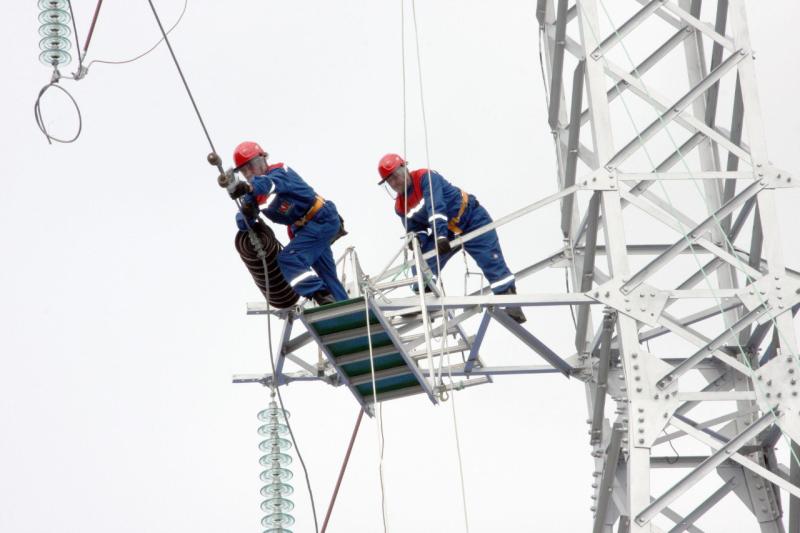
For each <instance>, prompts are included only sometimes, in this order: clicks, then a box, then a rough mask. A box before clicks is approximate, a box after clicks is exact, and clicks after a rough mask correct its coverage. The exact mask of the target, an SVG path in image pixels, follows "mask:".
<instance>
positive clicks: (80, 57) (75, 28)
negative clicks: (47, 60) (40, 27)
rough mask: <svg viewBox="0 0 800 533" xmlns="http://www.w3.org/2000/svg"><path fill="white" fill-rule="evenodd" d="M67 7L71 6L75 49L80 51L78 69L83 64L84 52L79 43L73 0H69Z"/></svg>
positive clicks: (70, 13)
mask: <svg viewBox="0 0 800 533" xmlns="http://www.w3.org/2000/svg"><path fill="white" fill-rule="evenodd" d="M67 7H68V8H69V18H71V19H72V31H74V32H75V50H76V51H77V52H78V70H80V68H81V67H82V66H83V54H81V47H80V46H79V45H78V40H79V39H78V27H77V26H76V25H75V14H74V13H73V12H72V0H67Z"/></svg>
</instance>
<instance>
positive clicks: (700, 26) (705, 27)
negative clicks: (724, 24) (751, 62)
mask: <svg viewBox="0 0 800 533" xmlns="http://www.w3.org/2000/svg"><path fill="white" fill-rule="evenodd" d="M663 7H664V9H666V10H667V11H669V12H671V13H672V14H674V15H676V16H677V17H678V18H680V19H681V20H683V21H684V22H685V23H687V24H689V25H690V26H692V27H693V28H695V29H696V30H698V31H700V32H701V33H702V34H703V35H704V36H706V37H708V38H709V39H711V40H713V41H714V42H716V43H719V44H720V45H722V46H724V47H725V48H727V49H728V50H730V51H731V52H734V51H736V44H735V43H734V42H733V41H732V40H730V39H728V38H727V37H726V36H725V35H720V34H719V33H717V31H716V29H714V27H713V26H711V25H710V24H708V23H706V22H703V21H701V20H699V19H698V18H696V17H693V16H692V15H691V14H690V13H687V12H686V11H685V10H683V9H681V8H680V7H679V6H677V5H675V4H673V3H672V2H669V1H665V2H663Z"/></svg>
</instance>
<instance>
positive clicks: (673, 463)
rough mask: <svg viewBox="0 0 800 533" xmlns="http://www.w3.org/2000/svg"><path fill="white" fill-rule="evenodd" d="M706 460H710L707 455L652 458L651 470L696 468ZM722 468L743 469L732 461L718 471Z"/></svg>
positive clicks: (724, 464)
mask: <svg viewBox="0 0 800 533" xmlns="http://www.w3.org/2000/svg"><path fill="white" fill-rule="evenodd" d="M706 459H708V456H707V455H681V456H675V457H670V456H656V457H651V458H650V468H659V469H664V468H675V469H677V468H696V467H697V466H698V465H700V464H701V463H702V462H703V461H705V460H706ZM720 468H736V469H739V470H741V467H740V466H739V465H738V464H737V463H734V462H733V461H730V460H728V461H726V462H725V463H722V465H720V466H718V467H717V469H720Z"/></svg>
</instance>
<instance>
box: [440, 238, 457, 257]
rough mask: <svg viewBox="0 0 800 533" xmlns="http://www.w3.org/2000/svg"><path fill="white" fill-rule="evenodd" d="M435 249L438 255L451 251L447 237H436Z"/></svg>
mask: <svg viewBox="0 0 800 533" xmlns="http://www.w3.org/2000/svg"><path fill="white" fill-rule="evenodd" d="M436 251H437V252H439V255H447V254H449V253H450V252H452V251H453V249H452V248H451V247H450V241H448V240H447V237H439V238H438V239H436Z"/></svg>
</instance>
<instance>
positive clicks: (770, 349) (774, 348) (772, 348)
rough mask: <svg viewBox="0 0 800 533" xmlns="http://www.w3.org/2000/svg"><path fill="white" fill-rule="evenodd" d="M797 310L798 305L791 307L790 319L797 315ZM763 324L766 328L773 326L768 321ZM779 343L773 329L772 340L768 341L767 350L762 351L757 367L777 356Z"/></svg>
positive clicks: (798, 308) (772, 323)
mask: <svg viewBox="0 0 800 533" xmlns="http://www.w3.org/2000/svg"><path fill="white" fill-rule="evenodd" d="M798 310H800V304H797V305H795V306H794V307H792V318H794V317H795V316H796V315H797V311H798ZM764 324H765V325H767V326H772V325H774V322H773V321H769V322H765V323H764ZM762 325H763V324H762ZM779 341H780V336H779V335H778V332H777V331H776V330H775V329H773V330H772V340H771V341H770V343H769V346H767V349H766V350H764V355H763V356H762V357H761V360H760V361H759V363H758V364H759V366H764V365H765V364H766V363H767V361H769V360H771V359H772V358H773V357H775V355H777V353H778V344H779Z"/></svg>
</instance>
